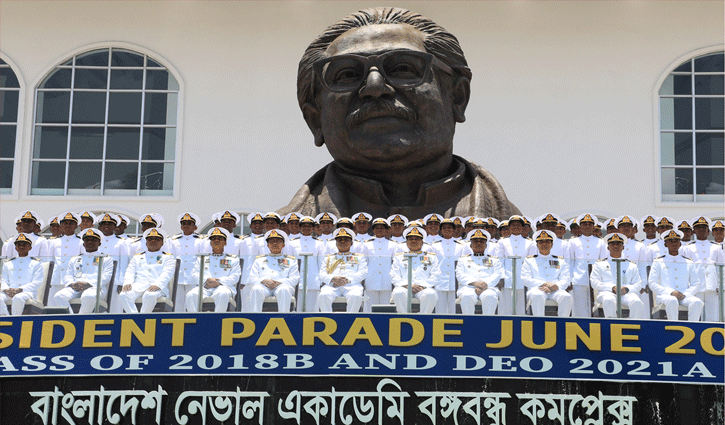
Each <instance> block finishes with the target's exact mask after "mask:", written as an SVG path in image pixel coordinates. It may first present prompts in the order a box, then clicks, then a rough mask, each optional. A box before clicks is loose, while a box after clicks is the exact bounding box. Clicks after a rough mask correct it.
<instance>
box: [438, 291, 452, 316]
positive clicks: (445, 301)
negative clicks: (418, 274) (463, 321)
mask: <svg viewBox="0 0 725 425" xmlns="http://www.w3.org/2000/svg"><path fill="white" fill-rule="evenodd" d="M436 293H437V294H438V301H437V302H436V314H456V291H440V290H436Z"/></svg>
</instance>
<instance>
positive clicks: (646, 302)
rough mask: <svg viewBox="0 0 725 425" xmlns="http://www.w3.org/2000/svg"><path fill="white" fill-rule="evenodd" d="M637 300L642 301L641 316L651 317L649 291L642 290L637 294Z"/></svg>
mask: <svg viewBox="0 0 725 425" xmlns="http://www.w3.org/2000/svg"><path fill="white" fill-rule="evenodd" d="M639 300H640V301H642V305H643V306H644V307H643V308H644V311H643V312H642V316H643V317H642V318H643V319H651V318H652V317H651V313H650V312H651V311H652V306H651V305H650V302H649V293H647V292H642V293H641V294H639Z"/></svg>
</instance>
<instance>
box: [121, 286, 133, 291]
mask: <svg viewBox="0 0 725 425" xmlns="http://www.w3.org/2000/svg"><path fill="white" fill-rule="evenodd" d="M130 290H131V285H123V292H128V291H130Z"/></svg>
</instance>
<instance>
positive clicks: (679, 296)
mask: <svg viewBox="0 0 725 425" xmlns="http://www.w3.org/2000/svg"><path fill="white" fill-rule="evenodd" d="M670 295H672V296H673V297H675V298H677V300H678V301H682V300H684V299H685V294H683V293H682V292H680V291H672V293H671V294H670Z"/></svg>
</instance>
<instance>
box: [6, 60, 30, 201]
mask: <svg viewBox="0 0 725 425" xmlns="http://www.w3.org/2000/svg"><path fill="white" fill-rule="evenodd" d="M0 59H2V60H3V61H5V64H7V65H8V66H9V68H10V69H11V70H12V71H13V72H14V73H15V78H17V80H18V85H19V88H18V116H17V119H16V120H15V150H14V152H13V177H12V183H11V186H10V190H9V191H7V192H4V193H3V192H0V200H17V199H18V198H19V192H20V191H19V190H18V187H19V186H20V183H21V182H20V175H21V168H23V165H24V164H23V161H21V153H22V144H23V130H24V128H25V107H26V106H25V98H26V88H27V86H26V84H25V79H24V78H23V75H22V73H20V68H19V67H18V66H17V64H16V63H15V62H14V61H13V60H12V59H10V58H9V57H8V56H7V55H6V54H5V53H3V52H1V51H0ZM13 91H15V90H13ZM7 159H8V158H3V160H7Z"/></svg>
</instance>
